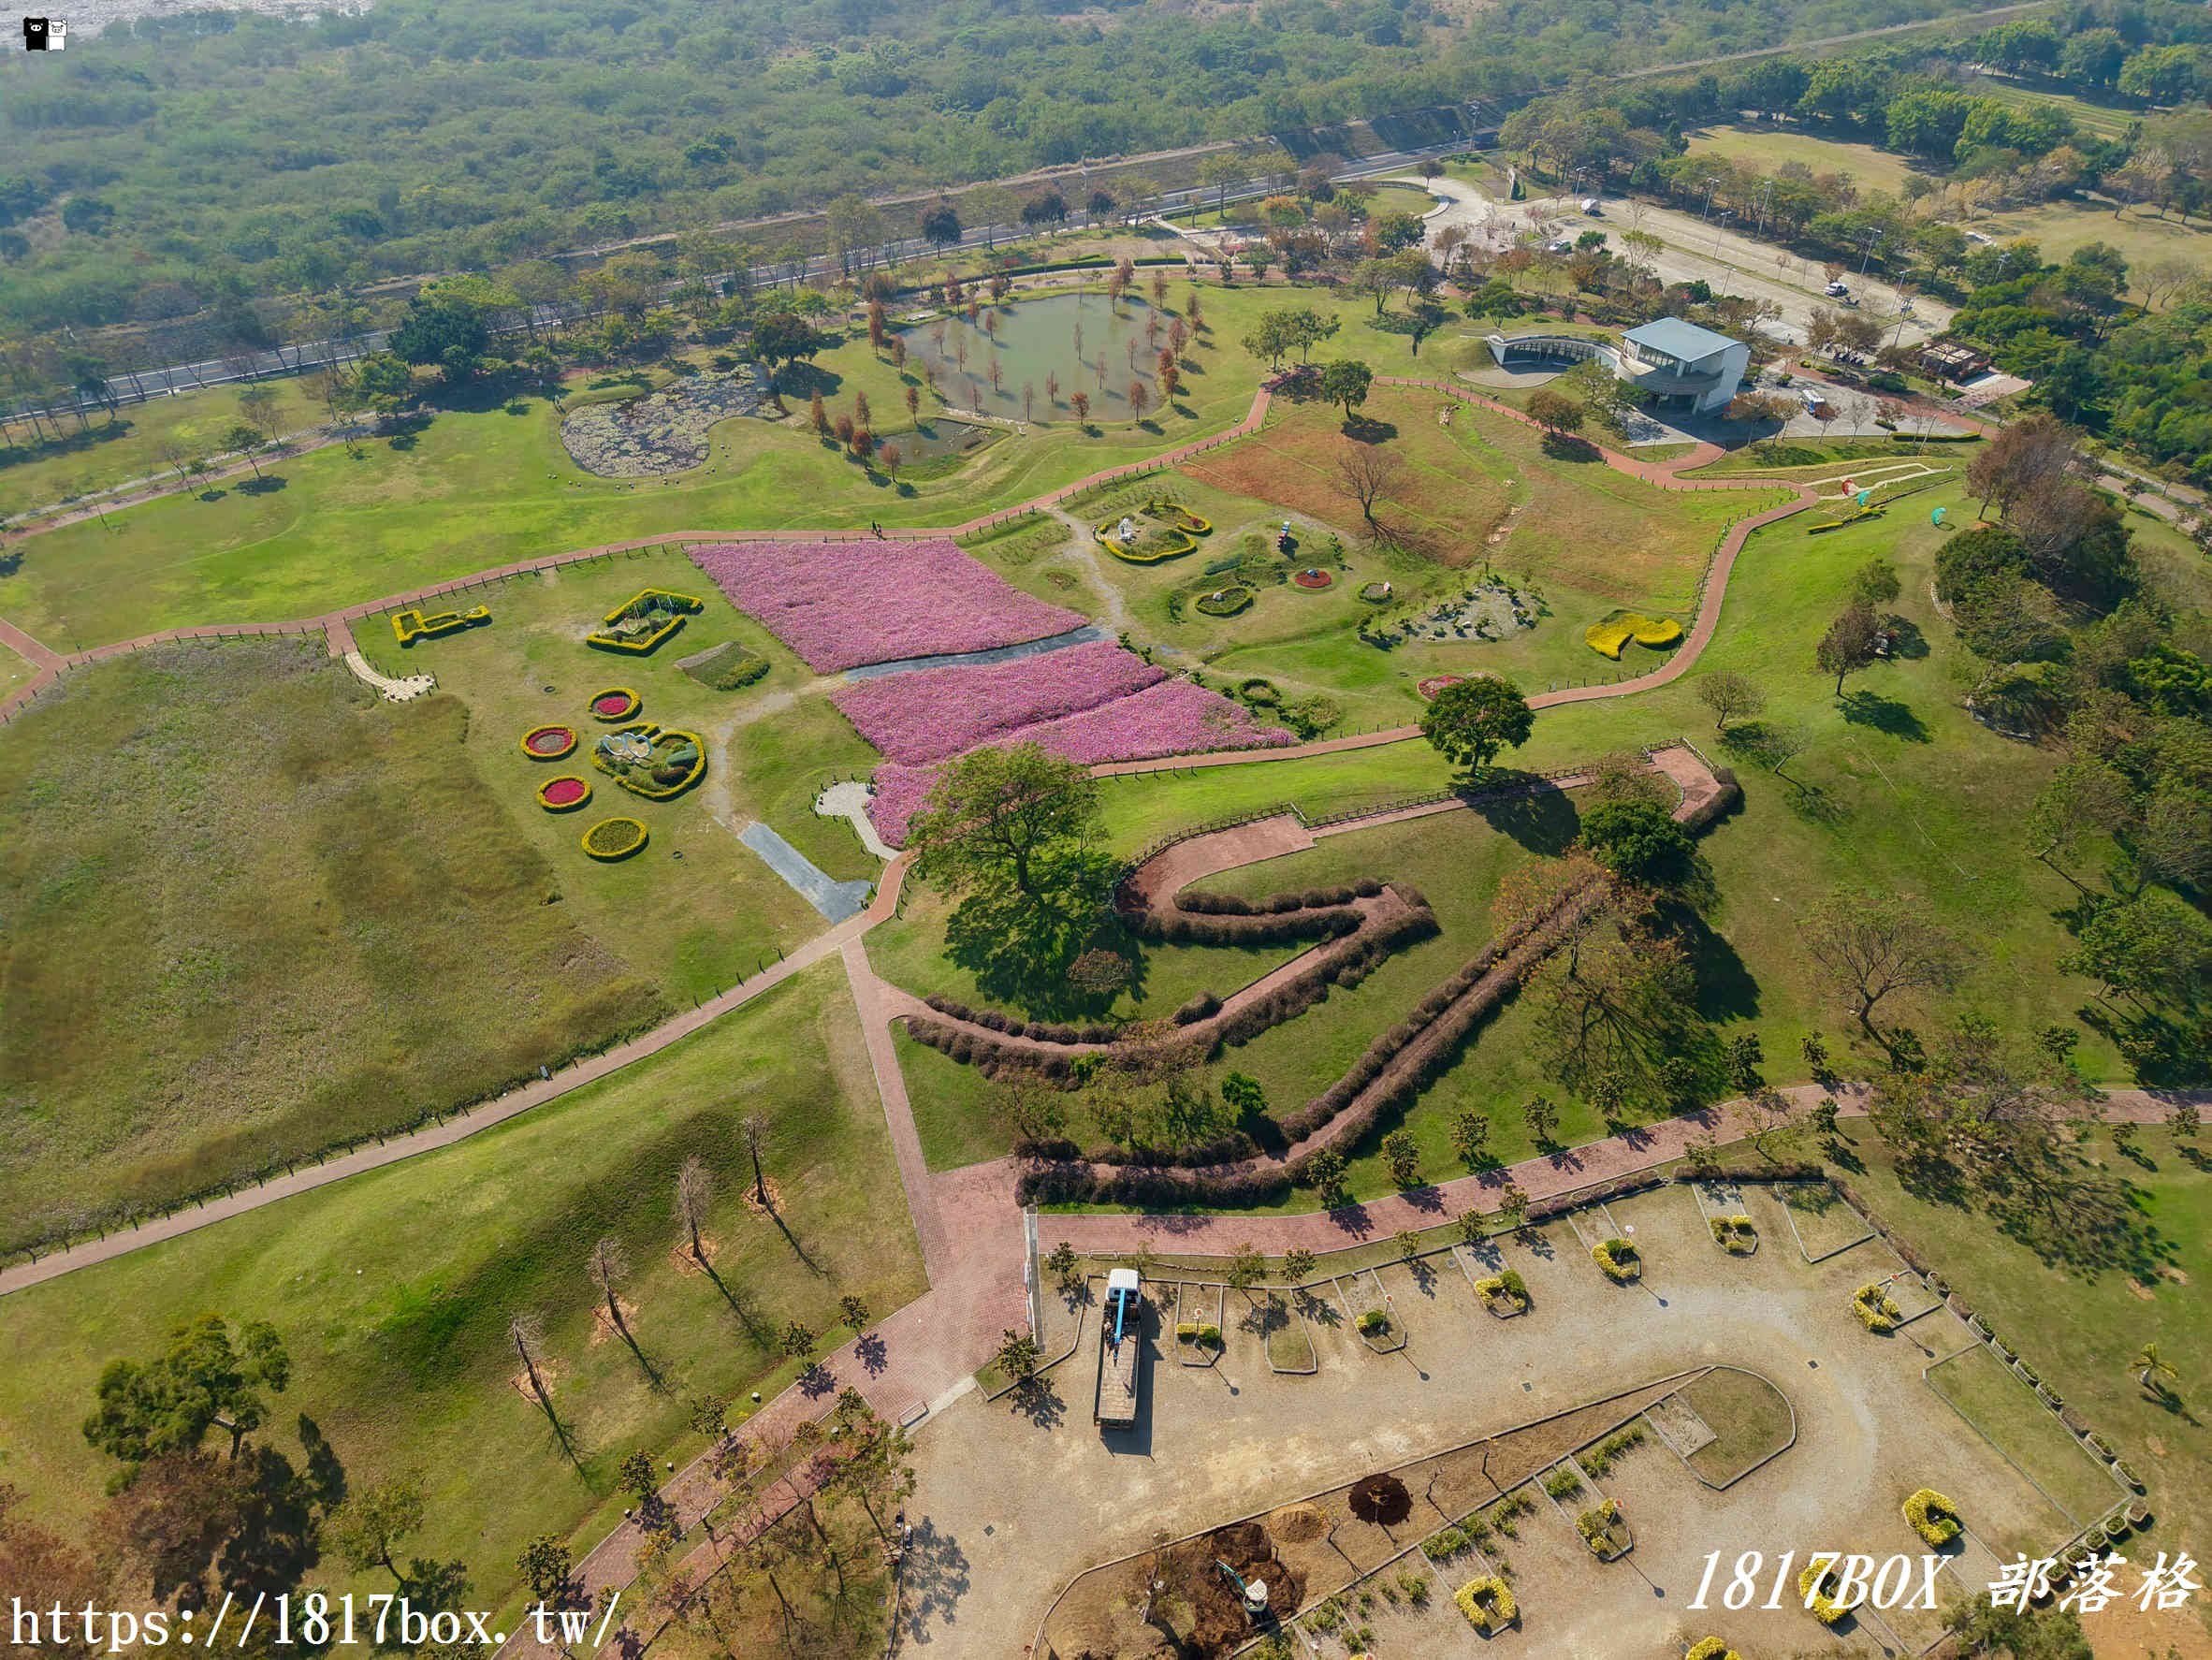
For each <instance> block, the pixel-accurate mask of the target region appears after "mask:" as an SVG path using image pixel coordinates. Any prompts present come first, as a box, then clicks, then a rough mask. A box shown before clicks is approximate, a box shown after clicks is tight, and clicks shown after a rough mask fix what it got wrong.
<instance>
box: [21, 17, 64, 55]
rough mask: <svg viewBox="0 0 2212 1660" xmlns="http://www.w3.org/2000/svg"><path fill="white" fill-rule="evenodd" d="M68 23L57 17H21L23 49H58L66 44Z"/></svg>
mask: <svg viewBox="0 0 2212 1660" xmlns="http://www.w3.org/2000/svg"><path fill="white" fill-rule="evenodd" d="M68 40H69V25H68V23H67V22H65V21H64V20H63V19H61V18H58V17H27V18H25V19H23V50H24V51H61V50H62V48H63V47H65V46H66V45H67V44H68Z"/></svg>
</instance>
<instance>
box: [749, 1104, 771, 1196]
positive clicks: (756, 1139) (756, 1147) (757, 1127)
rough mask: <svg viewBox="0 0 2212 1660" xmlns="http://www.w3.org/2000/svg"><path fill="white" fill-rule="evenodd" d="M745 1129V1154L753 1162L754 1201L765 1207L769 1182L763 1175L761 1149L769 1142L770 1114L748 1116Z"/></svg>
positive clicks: (750, 1114) (751, 1114)
mask: <svg viewBox="0 0 2212 1660" xmlns="http://www.w3.org/2000/svg"><path fill="white" fill-rule="evenodd" d="M744 1129H745V1154H746V1157H747V1158H750V1159H751V1160H752V1197H753V1201H754V1202H755V1203H757V1204H761V1205H766V1204H767V1202H768V1181H767V1178H766V1177H765V1176H764V1175H763V1174H762V1173H761V1148H762V1147H763V1146H764V1145H765V1144H766V1143H767V1140H768V1114H765V1113H748V1114H745V1127H744Z"/></svg>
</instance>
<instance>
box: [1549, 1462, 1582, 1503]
mask: <svg viewBox="0 0 2212 1660" xmlns="http://www.w3.org/2000/svg"><path fill="white" fill-rule="evenodd" d="M1581 1486H1582V1478H1581V1477H1579V1476H1578V1475H1576V1474H1575V1473H1574V1471H1572V1470H1570V1469H1568V1468H1567V1467H1566V1465H1564V1464H1561V1465H1560V1466H1559V1467H1558V1468H1557V1469H1555V1470H1553V1471H1552V1472H1551V1474H1550V1475H1549V1476H1547V1477H1545V1478H1544V1491H1545V1492H1546V1493H1550V1495H1551V1496H1552V1497H1553V1498H1555V1499H1563V1498H1565V1497H1566V1496H1567V1495H1568V1494H1569V1493H1578V1492H1579V1491H1580V1490H1581Z"/></svg>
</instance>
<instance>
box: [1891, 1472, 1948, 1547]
mask: <svg viewBox="0 0 2212 1660" xmlns="http://www.w3.org/2000/svg"><path fill="white" fill-rule="evenodd" d="M1904 1509H1905V1520H1906V1521H1907V1522H1911V1523H1912V1524H1913V1531H1914V1533H1916V1534H1918V1535H1919V1536H1921V1537H1922V1538H1924V1539H1926V1540H1927V1541H1928V1543H1929V1544H1931V1545H1938V1546H1942V1545H1948V1544H1949V1543H1950V1542H1951V1541H1952V1540H1953V1539H1955V1538H1957V1536H1958V1535H1959V1531H1960V1524H1959V1521H1958V1507H1957V1506H1956V1505H1954V1504H1953V1503H1952V1502H1951V1501H1950V1500H1949V1499H1947V1498H1945V1497H1944V1496H1943V1494H1942V1493H1938V1492H1936V1491H1935V1490H1934V1489H1933V1488H1929V1487H1923V1488H1922V1489H1921V1490H1920V1491H1919V1492H1918V1493H1914V1494H1913V1496H1912V1497H1910V1498H1908V1499H1907V1500H1905V1506H1904Z"/></svg>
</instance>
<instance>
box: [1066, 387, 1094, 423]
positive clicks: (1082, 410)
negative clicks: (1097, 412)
mask: <svg viewBox="0 0 2212 1660" xmlns="http://www.w3.org/2000/svg"><path fill="white" fill-rule="evenodd" d="M1068 406H1069V408H1070V409H1072V410H1074V411H1075V418H1076V419H1077V420H1078V421H1088V420H1089V419H1090V418H1091V395H1090V394H1089V393H1088V392H1080V391H1079V392H1070V394H1069V395H1068Z"/></svg>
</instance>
